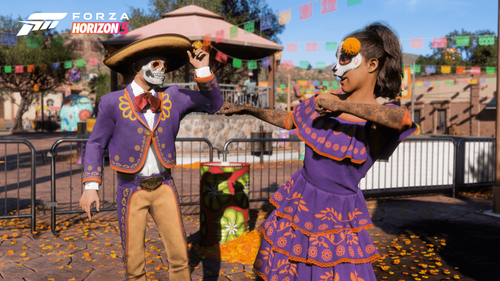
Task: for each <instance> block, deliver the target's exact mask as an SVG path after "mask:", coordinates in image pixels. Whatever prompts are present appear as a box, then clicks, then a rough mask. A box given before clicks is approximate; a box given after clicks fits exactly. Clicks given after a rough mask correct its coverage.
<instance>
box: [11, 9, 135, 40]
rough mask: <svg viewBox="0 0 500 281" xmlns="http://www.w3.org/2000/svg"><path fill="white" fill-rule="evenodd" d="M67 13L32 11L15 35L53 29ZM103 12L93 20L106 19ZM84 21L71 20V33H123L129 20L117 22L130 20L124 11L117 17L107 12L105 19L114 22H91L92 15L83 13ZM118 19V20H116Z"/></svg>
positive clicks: (125, 31)
mask: <svg viewBox="0 0 500 281" xmlns="http://www.w3.org/2000/svg"><path fill="white" fill-rule="evenodd" d="M67 14H68V13H34V14H32V15H30V16H29V17H28V20H26V21H20V22H21V23H23V26H22V27H21V30H19V32H18V33H17V36H24V35H28V34H29V33H30V32H31V31H32V30H34V31H37V30H47V29H54V28H55V27H56V26H57V24H58V23H59V21H60V20H62V19H64V18H65V17H66V15H67ZM80 15H81V13H73V20H75V19H80ZM104 15H105V14H104V13H96V14H95V20H106V19H105V18H104ZM83 19H84V20H86V21H84V22H73V23H72V25H71V34H120V35H125V34H127V33H128V31H129V26H128V25H129V22H119V21H121V20H123V19H126V20H130V19H129V17H128V16H127V14H126V13H123V14H122V15H121V17H120V18H119V19H118V18H117V17H116V13H108V16H107V20H109V21H112V20H114V21H115V22H91V21H92V20H93V19H94V15H93V14H91V13H84V14H83ZM118 20H119V21H118Z"/></svg>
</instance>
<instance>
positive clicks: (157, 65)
mask: <svg viewBox="0 0 500 281" xmlns="http://www.w3.org/2000/svg"><path fill="white" fill-rule="evenodd" d="M145 61H146V63H144V65H143V66H142V76H143V77H144V80H146V82H148V83H149V84H152V85H162V84H163V81H165V72H166V71H167V65H166V60H165V58H162V57H151V58H148V59H146V60H145Z"/></svg>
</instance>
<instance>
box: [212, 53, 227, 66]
mask: <svg viewBox="0 0 500 281" xmlns="http://www.w3.org/2000/svg"><path fill="white" fill-rule="evenodd" d="M215 59H216V60H217V61H218V62H221V63H226V62H227V55H226V54H224V53H222V52H219V51H217V55H215Z"/></svg>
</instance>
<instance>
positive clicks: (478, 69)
mask: <svg viewBox="0 0 500 281" xmlns="http://www.w3.org/2000/svg"><path fill="white" fill-rule="evenodd" d="M470 74H478V75H479V74H481V67H478V66H473V67H471V68H470Z"/></svg>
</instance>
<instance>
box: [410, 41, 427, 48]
mask: <svg viewBox="0 0 500 281" xmlns="http://www.w3.org/2000/svg"><path fill="white" fill-rule="evenodd" d="M422 47H424V39H423V38H417V39H410V48H413V49H420V48H422Z"/></svg>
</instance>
